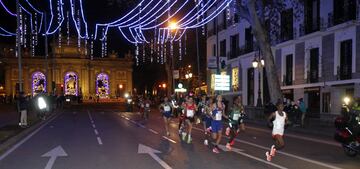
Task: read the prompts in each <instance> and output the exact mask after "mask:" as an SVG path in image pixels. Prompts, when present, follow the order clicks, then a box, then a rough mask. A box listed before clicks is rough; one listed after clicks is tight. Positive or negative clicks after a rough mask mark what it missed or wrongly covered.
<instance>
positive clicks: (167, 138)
mask: <svg viewBox="0 0 360 169" xmlns="http://www.w3.org/2000/svg"><path fill="white" fill-rule="evenodd" d="M162 137H163V138H164V139H166V140H168V141H170V142H172V143H174V144H176V141H174V140H172V139H170V138H169V137H166V136H162Z"/></svg>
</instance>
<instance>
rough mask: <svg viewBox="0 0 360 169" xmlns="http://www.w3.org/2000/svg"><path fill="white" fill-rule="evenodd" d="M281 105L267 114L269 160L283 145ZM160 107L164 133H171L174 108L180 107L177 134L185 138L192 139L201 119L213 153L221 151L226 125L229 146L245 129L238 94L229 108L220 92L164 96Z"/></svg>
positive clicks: (284, 117) (205, 138)
mask: <svg viewBox="0 0 360 169" xmlns="http://www.w3.org/2000/svg"><path fill="white" fill-rule="evenodd" d="M283 108H284V106H283V104H282V103H280V102H279V103H277V111H275V112H273V113H272V114H271V115H270V116H269V121H268V122H269V126H271V127H272V128H273V132H272V137H273V139H274V141H275V145H272V146H271V148H270V150H269V151H268V152H266V153H265V155H266V159H267V160H268V161H271V159H272V157H274V156H275V153H276V150H278V149H282V148H283V147H284V140H283V134H284V127H285V124H286V123H287V116H286V113H285V112H284V111H283ZM159 110H160V112H161V113H162V117H163V119H164V124H165V132H166V135H167V136H169V135H170V131H169V125H170V119H171V118H172V117H173V112H175V111H176V110H180V111H179V112H180V114H179V126H178V127H179V136H180V137H181V139H182V140H183V141H184V142H187V143H189V144H190V143H191V142H192V136H191V134H192V129H193V125H194V124H199V123H202V124H203V130H204V145H207V146H208V145H213V147H212V151H213V152H214V153H219V152H220V151H219V144H220V142H221V139H222V136H223V130H224V129H225V127H226V129H225V134H226V135H227V136H229V140H228V142H227V144H226V148H227V149H228V150H231V149H232V146H233V145H234V143H235V138H236V136H237V135H238V134H239V133H240V132H242V131H245V124H244V117H245V110H244V106H243V105H242V101H241V97H240V96H237V97H234V98H233V104H232V106H231V107H230V108H228V109H226V106H225V104H224V102H223V98H222V96H221V95H217V96H215V97H208V96H206V95H202V96H201V98H200V99H199V100H198V101H197V102H196V101H195V98H194V97H193V96H192V95H189V96H186V97H185V98H184V99H183V100H182V101H177V100H175V99H173V98H168V97H165V98H164V99H163V102H162V103H161V104H160V105H159ZM226 110H228V111H226ZM224 124H225V125H224ZM210 141H211V142H213V144H209V142H210Z"/></svg>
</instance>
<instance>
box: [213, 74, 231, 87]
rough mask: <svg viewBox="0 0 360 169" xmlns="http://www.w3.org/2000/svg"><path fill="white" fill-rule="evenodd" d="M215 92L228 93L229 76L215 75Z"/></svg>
mask: <svg viewBox="0 0 360 169" xmlns="http://www.w3.org/2000/svg"><path fill="white" fill-rule="evenodd" d="M215 91H230V76H229V75H215Z"/></svg>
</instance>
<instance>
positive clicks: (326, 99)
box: [322, 92, 331, 113]
mask: <svg viewBox="0 0 360 169" xmlns="http://www.w3.org/2000/svg"><path fill="white" fill-rule="evenodd" d="M330 108H331V95H330V92H327V93H323V105H322V112H323V113H330V111H331V110H330Z"/></svg>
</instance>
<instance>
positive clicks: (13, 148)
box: [0, 113, 62, 161]
mask: <svg viewBox="0 0 360 169" xmlns="http://www.w3.org/2000/svg"><path fill="white" fill-rule="evenodd" d="M61 114H62V113H59V114H57V115H55V116H54V117H52V119H49V121H47V122H45V123H44V124H43V125H42V126H40V127H39V128H38V129H36V130H35V131H33V132H32V133H31V134H29V135H28V136H27V137H25V138H24V139H22V140H21V141H20V142H18V143H17V144H15V145H14V146H13V147H11V148H10V149H9V150H7V151H6V152H5V153H4V154H3V155H1V156H0V161H1V160H3V159H4V158H5V157H7V156H8V155H9V154H10V153H12V152H13V151H15V150H16V149H17V148H19V147H20V146H21V145H22V144H24V143H25V142H26V141H27V140H29V139H30V138H31V137H33V136H34V135H35V134H36V133H38V132H39V131H40V130H41V129H42V128H44V127H45V126H47V125H48V124H49V123H50V122H52V121H53V120H55V119H56V118H57V117H59V116H60V115H61Z"/></svg>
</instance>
